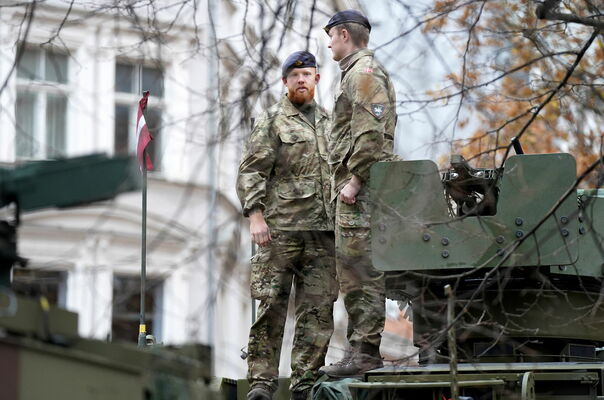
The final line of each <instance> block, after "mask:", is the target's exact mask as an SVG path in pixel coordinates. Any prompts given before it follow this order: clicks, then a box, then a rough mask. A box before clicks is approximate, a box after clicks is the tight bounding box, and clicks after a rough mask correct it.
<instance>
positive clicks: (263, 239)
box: [250, 210, 272, 247]
mask: <svg viewBox="0 0 604 400" xmlns="http://www.w3.org/2000/svg"><path fill="white" fill-rule="evenodd" d="M250 235H251V236H252V241H253V242H254V243H256V244H257V245H258V246H261V247H265V246H268V244H269V243H270V241H271V240H272V238H271V232H270V229H269V227H268V225H267V224H266V221H265V220H264V215H262V211H260V210H258V211H255V212H253V213H251V214H250Z"/></svg>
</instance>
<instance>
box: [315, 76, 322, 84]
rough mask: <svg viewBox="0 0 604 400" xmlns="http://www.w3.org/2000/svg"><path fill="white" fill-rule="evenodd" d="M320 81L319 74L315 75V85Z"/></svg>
mask: <svg viewBox="0 0 604 400" xmlns="http://www.w3.org/2000/svg"><path fill="white" fill-rule="evenodd" d="M320 80H321V74H315V84H317V83H319V81H320Z"/></svg>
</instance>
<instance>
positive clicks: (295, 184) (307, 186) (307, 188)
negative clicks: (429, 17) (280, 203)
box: [277, 180, 317, 200]
mask: <svg viewBox="0 0 604 400" xmlns="http://www.w3.org/2000/svg"><path fill="white" fill-rule="evenodd" d="M316 191H317V189H316V187H315V182H314V181H296V180H291V181H287V182H281V183H279V184H278V185H277V195H278V196H279V197H280V198H282V199H284V200H297V199H307V198H309V197H312V196H313V195H314V194H315V193H316Z"/></svg>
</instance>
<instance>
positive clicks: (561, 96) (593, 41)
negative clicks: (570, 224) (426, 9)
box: [424, 0, 604, 186]
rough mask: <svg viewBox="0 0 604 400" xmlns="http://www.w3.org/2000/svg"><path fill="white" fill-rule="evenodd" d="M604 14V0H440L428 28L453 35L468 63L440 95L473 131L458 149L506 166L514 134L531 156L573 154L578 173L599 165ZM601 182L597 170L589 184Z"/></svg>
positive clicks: (437, 96) (489, 163) (459, 125)
mask: <svg viewBox="0 0 604 400" xmlns="http://www.w3.org/2000/svg"><path fill="white" fill-rule="evenodd" d="M603 14H604V5H602V3H601V2H600V1H599V0H598V2H596V1H595V0H578V1H552V0H546V1H544V2H541V1H536V0H480V1H479V0H440V1H436V2H435V4H434V6H433V8H432V10H431V12H430V13H429V14H428V15H426V18H425V21H426V23H425V25H424V32H425V33H428V34H431V35H447V37H448V39H449V40H450V41H451V43H453V44H454V45H455V46H456V49H457V51H458V52H459V54H461V55H462V63H461V66H460V69H459V70H458V71H457V72H456V73H455V74H451V75H449V76H448V77H447V80H448V84H447V85H446V86H445V87H443V88H442V89H441V90H440V91H438V92H431V93H430V95H431V96H432V97H433V98H434V99H435V101H439V102H440V101H442V102H452V103H454V104H455V105H456V106H457V108H458V111H459V112H458V119H457V121H456V123H457V128H459V129H464V128H465V129H468V127H472V128H471V129H472V133H471V135H470V136H469V137H468V138H467V139H463V140H458V141H456V142H455V143H454V144H453V151H456V152H459V153H461V154H463V155H464V157H466V159H472V160H473V164H474V165H482V166H499V165H501V162H502V161H503V160H504V159H505V157H506V156H509V155H511V154H514V152H513V151H511V152H509V150H508V147H509V144H510V140H511V138H512V137H514V136H520V141H521V143H522V145H523V147H524V150H525V152H526V153H551V152H569V153H571V154H573V155H574V156H575V158H576V159H577V173H578V174H580V173H581V172H582V171H584V170H585V169H586V168H587V167H588V166H589V165H592V164H593V163H597V162H598V160H599V159H600V158H601V157H602V150H603V148H602V132H603V129H604V33H602V34H601V33H599V31H598V29H599V27H601V26H602V25H604V16H603ZM603 32H604V29H603ZM596 170H598V168H596ZM599 171H602V168H601V166H600V168H599ZM597 181H598V177H597V174H591V175H589V176H588V177H587V180H586V182H584V184H583V185H582V186H585V184H588V185H589V186H593V185H595V184H596V183H597Z"/></svg>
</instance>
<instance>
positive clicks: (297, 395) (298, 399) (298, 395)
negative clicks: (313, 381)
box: [292, 389, 310, 400]
mask: <svg viewBox="0 0 604 400" xmlns="http://www.w3.org/2000/svg"><path fill="white" fill-rule="evenodd" d="M309 395H310V389H305V390H300V391H297V390H296V391H294V392H292V400H310V399H309V398H308V397H309Z"/></svg>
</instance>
